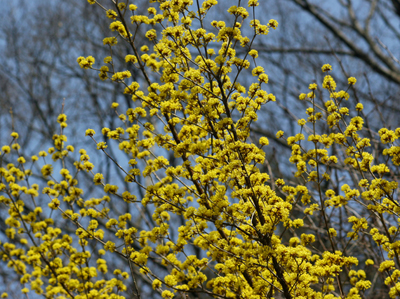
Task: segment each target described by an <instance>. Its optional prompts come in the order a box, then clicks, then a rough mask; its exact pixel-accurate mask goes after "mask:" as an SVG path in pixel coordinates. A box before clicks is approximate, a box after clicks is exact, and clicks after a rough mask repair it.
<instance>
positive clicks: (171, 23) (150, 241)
mask: <svg viewBox="0 0 400 299" xmlns="http://www.w3.org/2000/svg"><path fill="white" fill-rule="evenodd" d="M88 2H89V3H90V4H95V3H97V1H96V0H89V1H88ZM150 2H151V3H158V4H157V5H155V6H154V7H150V8H149V9H148V11H147V14H148V15H137V14H136V11H137V7H136V6H135V5H133V4H131V5H126V4H125V3H122V2H119V3H118V1H117V3H118V4H117V5H115V7H114V9H104V10H105V14H106V17H107V18H109V19H111V24H110V30H111V32H112V33H115V35H114V36H111V37H106V38H105V39H104V40H103V44H104V45H105V46H107V47H110V50H111V47H115V46H116V45H118V40H119V39H122V40H123V41H124V42H126V43H128V44H129V46H130V49H132V53H131V54H128V55H126V56H125V63H126V65H125V66H124V68H123V70H122V71H116V69H117V67H119V66H116V65H114V62H113V56H112V54H111V55H110V56H107V57H105V58H104V60H103V62H104V65H103V66H101V67H100V68H98V69H96V68H94V66H93V65H94V63H95V59H94V58H93V57H92V56H89V57H87V58H84V57H79V58H78V59H77V62H78V63H79V65H80V66H81V68H84V69H92V70H95V71H97V72H98V73H99V77H100V79H102V80H111V81H113V82H114V83H116V84H121V85H122V86H123V88H124V94H125V95H127V96H128V97H129V98H131V99H132V102H131V105H132V107H133V108H129V109H126V110H125V109H121V108H120V105H119V104H118V103H113V104H112V106H111V108H112V109H114V110H115V112H116V114H117V115H118V119H119V122H120V126H119V127H116V128H108V127H104V128H102V129H101V134H96V132H95V130H93V129H87V130H86V132H85V135H86V136H88V137H87V138H91V139H92V140H93V141H94V142H95V143H96V148H97V150H99V154H101V155H103V156H104V157H106V158H107V159H109V160H110V161H111V162H112V163H115V164H116V165H117V166H118V169H119V171H120V173H121V174H122V175H123V177H124V184H117V183H115V182H114V181H113V179H114V178H112V177H111V178H110V176H109V175H106V174H103V173H101V172H97V171H100V170H98V169H99V168H100V167H99V166H98V165H95V164H93V163H92V162H91V161H90V156H89V154H88V151H86V150H84V149H81V150H79V151H78V153H79V158H75V159H76V161H75V162H74V163H73V165H72V166H71V165H70V167H68V165H69V164H68V159H67V158H72V157H71V156H72V154H73V153H74V152H75V151H74V148H73V146H71V145H67V144H66V143H67V137H66V135H64V133H63V130H64V129H66V128H67V117H66V115H65V114H61V115H60V116H59V118H58V122H59V124H60V129H61V133H60V134H57V135H54V138H53V144H54V146H53V147H51V148H50V149H48V150H47V151H41V152H40V153H39V157H40V158H41V159H42V162H40V161H39V157H37V156H32V157H31V161H32V165H31V166H30V167H29V168H28V167H26V159H27V158H26V157H23V156H22V154H21V151H20V146H19V145H18V143H17V139H18V134H17V133H15V132H14V133H12V134H11V137H12V142H11V148H10V145H5V146H3V147H2V149H1V158H2V159H1V163H2V164H1V165H0V179H1V183H0V191H1V192H2V193H1V194H2V195H0V202H1V203H2V204H3V205H5V206H7V208H8V214H9V217H8V218H7V219H6V220H5V224H6V225H7V226H8V228H7V230H6V236H7V238H8V239H9V240H8V242H5V243H1V244H0V255H1V257H2V260H3V261H4V262H7V265H8V267H10V268H12V269H13V271H15V273H17V274H18V275H19V276H20V282H21V284H22V285H23V289H22V292H23V293H28V292H30V291H34V292H36V293H37V294H43V295H44V296H45V297H46V298H56V297H57V298H76V299H80V298H82V299H83V298H104V299H105V298H126V296H128V297H129V296H131V295H132V293H131V290H128V287H129V286H131V285H134V286H135V287H134V292H136V295H138V293H139V292H140V287H139V286H138V284H137V283H136V278H137V277H140V279H141V281H142V282H143V283H146V285H147V286H148V287H151V288H152V289H153V290H154V291H155V292H157V293H159V294H160V295H161V297H163V298H173V297H174V296H176V295H177V294H185V295H187V296H190V294H191V293H192V292H194V293H199V292H202V293H203V294H204V295H209V296H211V297H215V298H236V297H237V295H238V294H240V296H241V297H242V298H251V299H257V298H265V297H269V298H270V297H272V296H277V297H279V296H283V297H285V298H343V297H345V296H346V298H352V299H356V298H362V296H364V293H365V292H367V291H368V289H370V288H371V284H372V283H371V281H370V280H369V278H368V277H367V274H366V271H364V270H363V269H357V267H361V266H362V265H361V263H360V262H359V258H358V257H357V256H352V255H350V254H348V250H347V249H348V244H350V243H351V242H352V243H351V244H355V242H357V240H359V239H360V238H361V237H363V238H364V237H369V238H371V240H373V242H374V243H373V246H374V247H373V248H375V249H377V250H379V251H380V252H382V254H381V255H376V256H375V257H374V260H372V259H370V258H369V259H367V260H365V261H364V262H365V267H367V268H366V269H372V268H373V267H376V269H378V270H379V272H380V273H382V275H383V276H384V278H385V279H384V281H385V284H387V285H388V286H389V287H390V290H389V295H390V297H392V298H394V297H396V296H398V295H399V294H400V282H398V280H399V278H400V275H399V273H400V272H399V270H397V269H398V267H399V262H400V261H399V252H400V241H397V238H398V234H399V222H396V223H394V224H393V221H391V219H389V217H392V218H393V217H398V215H397V214H399V213H400V205H399V204H398V203H397V199H396V190H397V188H398V185H397V182H396V181H395V180H391V179H389V178H388V177H387V174H388V173H390V171H391V168H390V166H391V165H389V161H391V162H392V163H393V165H395V166H398V165H399V164H400V160H399V156H398V153H399V152H400V147H399V146H398V145H397V143H396V142H397V139H398V137H399V136H400V129H396V130H394V131H393V130H389V129H386V128H383V129H382V130H380V131H379V137H380V141H381V143H382V144H383V145H386V146H387V148H385V150H384V151H383V155H385V156H387V157H388V159H387V160H386V163H381V164H378V165H374V164H373V163H374V160H375V157H374V155H373V154H372V151H371V142H373V140H371V138H366V137H364V119H363V117H362V116H361V115H362V114H361V113H362V111H363V106H362V104H361V103H357V105H356V106H355V109H354V111H353V110H351V109H349V108H348V107H347V106H345V105H344V104H343V103H346V101H347V100H349V98H350V95H349V93H348V92H349V89H346V90H340V91H336V88H337V84H336V82H335V80H334V78H333V76H332V75H330V74H328V75H326V76H325V77H324V78H323V80H322V88H323V89H325V90H327V93H328V94H329V99H328V100H327V101H324V105H322V106H321V105H318V104H317V103H316V93H317V92H318V85H317V84H316V83H313V84H310V86H309V92H308V93H307V94H306V93H302V94H301V95H300V97H299V98H300V100H303V101H307V102H308V103H309V104H310V107H309V108H307V110H306V114H307V119H299V120H298V124H299V131H300V133H298V134H297V135H295V136H288V137H286V136H285V134H284V132H283V131H279V132H278V133H277V135H276V139H277V140H278V139H284V140H285V142H286V143H287V145H288V146H289V147H290V148H291V156H290V158H289V161H290V162H291V163H293V164H294V165H295V167H296V171H295V173H294V179H295V180H294V181H293V182H295V183H293V182H290V183H286V182H285V180H283V179H272V178H271V176H270V175H268V174H266V173H265V172H263V165H264V164H265V163H266V153H265V150H266V149H268V145H269V143H270V142H269V140H268V138H267V137H261V138H260V139H259V141H258V142H257V143H255V142H254V141H253V142H252V140H253V139H252V138H251V137H252V125H253V124H254V123H255V122H257V120H258V113H259V110H260V109H261V108H262V107H264V106H265V105H266V104H268V103H271V102H274V101H276V98H275V96H274V95H273V94H272V93H268V92H267V91H266V90H268V89H269V88H268V85H267V84H268V81H269V79H268V75H267V74H266V73H265V70H264V68H263V67H261V66H257V65H256V64H255V63H254V61H255V60H256V58H257V57H258V52H257V51H256V50H255V49H253V48H252V41H253V40H254V38H256V37H257V36H259V35H266V34H268V32H269V30H270V29H271V28H272V29H276V28H277V27H278V22H277V21H276V20H270V21H269V22H268V23H267V24H261V22H260V21H259V20H256V19H253V20H251V21H250V29H251V30H252V31H251V32H252V34H253V36H251V37H248V36H243V35H242V30H241V27H242V21H243V20H244V19H246V18H247V17H249V15H250V13H249V12H248V10H247V8H245V7H243V6H232V7H230V8H229V10H228V12H229V13H230V14H231V15H232V16H233V18H234V20H235V21H234V22H233V23H232V27H229V26H227V25H226V23H225V22H223V21H217V20H212V21H210V22H209V24H210V25H211V28H214V29H215V30H214V31H210V32H207V31H206V29H205V28H204V27H206V26H204V22H205V21H206V20H207V18H206V16H207V13H208V12H209V11H210V10H211V9H212V8H213V7H214V6H215V5H217V1H216V0H207V1H203V3H202V5H201V6H199V8H198V10H197V11H196V12H192V11H190V7H191V6H192V5H193V1H192V0H171V1H150ZM248 6H249V7H252V8H254V7H257V6H258V1H256V0H250V1H249V2H248ZM100 7H102V8H104V7H103V6H101V5H100ZM128 12H130V14H131V16H130V19H126V18H125V16H128ZM128 20H130V22H131V23H128ZM194 24H197V25H196V26H197V27H196V26H194ZM141 25H148V26H154V27H153V28H151V29H149V30H148V31H147V32H146V33H145V37H146V38H147V40H148V43H149V44H152V47H153V48H152V51H150V49H149V47H148V46H142V48H141V49H140V52H139V51H138V50H137V49H138V48H137V47H136V45H137V41H136V40H135V34H134V32H135V30H137V29H138V28H139V26H141ZM156 25H160V27H156ZM160 28H162V29H161V30H158V29H160ZM238 48H240V50H241V51H242V52H244V53H246V54H245V55H244V56H243V57H239V56H237V52H239V51H237V49H238ZM148 52H149V53H148ZM111 53H113V52H112V51H111ZM248 58H249V59H250V58H251V59H250V60H252V61H253V62H252V61H250V60H249V59H248ZM128 69H134V70H135V71H140V72H141V73H142V74H143V78H144V80H143V82H141V83H140V84H139V83H138V82H136V81H133V80H132V74H131V71H129V70H128ZM247 70H248V72H249V73H251V74H252V75H253V77H250V78H253V79H254V81H255V82H252V83H251V84H246V82H244V79H242V77H244V76H245V74H246V72H247ZM322 71H323V72H331V71H332V67H331V66H330V65H328V64H326V65H324V66H323V67H322ZM149 74H153V76H150V75H149ZM157 76H158V77H157ZM153 77H156V79H152V78H153ZM348 83H349V88H350V87H353V85H354V84H355V83H356V79H355V78H352V77H351V78H349V79H348ZM246 86H247V87H246ZM343 99H344V100H345V101H343ZM157 120H159V121H157ZM322 125H325V127H326V128H327V130H328V131H325V132H324V133H321V134H320V133H318V131H319V128H321V127H323V126H322ZM306 128H307V129H308V131H307V132H308V133H307V134H306V133H305V131H306ZM99 135H102V136H100V137H99ZM306 135H308V136H306ZM306 137H307V141H306ZM98 140H103V141H98ZM104 140H109V142H108V143H107V142H106V141H104ZM113 145H117V146H118V149H119V150H120V151H121V153H123V155H124V156H125V157H127V163H126V164H118V162H117V160H116V159H115V156H113V155H112V153H111V151H110V152H109V151H108V150H109V146H110V147H111V146H113ZM333 148H335V149H338V148H340V149H341V151H338V150H335V151H333V150H332V149H333ZM11 149H12V150H11ZM338 152H339V153H340V154H338ZM161 153H165V154H168V153H173V155H174V159H176V160H179V161H180V163H178V164H176V163H171V159H167V158H165V157H164V156H162V155H161ZM48 154H51V155H52V160H53V162H52V163H51V164H48V163H47V162H48V161H46V156H47V155H48ZM75 154H76V153H75ZM7 155H9V156H10V157H12V156H16V157H17V163H14V164H13V163H9V164H7V165H4V161H6V158H5V157H8V156H7ZM76 155H77V154H76ZM389 157H390V158H389ZM39 163H42V164H43V165H42V166H41V177H42V178H43V179H44V181H45V182H46V184H45V185H43V184H42V185H39V184H31V183H30V182H31V181H32V180H33V178H31V176H32V173H33V171H32V170H31V169H33V168H34V167H33V166H34V165H39ZM57 163H58V164H57ZM60 165H61V166H60ZM60 167H61V169H60V170H59V175H56V174H54V172H55V169H59V168H60ZM333 169H334V170H336V169H339V170H340V171H342V172H344V173H347V174H348V176H352V179H353V180H355V181H356V182H357V184H350V183H349V184H341V185H340V186H338V185H336V186H335V188H327V187H325V186H329V185H327V184H326V182H332V181H333V180H332V178H331V175H332V173H333ZM339 170H338V171H339ZM81 173H82V174H81ZM88 175H89V176H91V178H92V184H93V186H98V187H96V188H101V189H100V193H101V196H97V197H96V198H92V197H90V196H87V195H86V194H85V191H84V189H85V187H84V185H83V183H80V178H82V177H84V176H86V177H87V176H88ZM82 180H83V179H82ZM138 190H140V191H138ZM43 196H44V197H45V198H46V200H47V203H48V205H47V206H48V208H47V207H46V209H48V211H47V212H46V211H44V208H42V207H40V206H37V204H36V201H37V200H38V199H39V198H41V197H43ZM115 203H118V204H117V205H116V204H115ZM122 204H124V205H125V206H126V207H128V208H127V209H126V212H124V213H122V212H121V210H119V209H118V208H116V206H118V205H122ZM354 204H357V205H358V206H359V208H360V209H363V210H365V211H366V213H369V214H370V215H373V216H374V218H373V219H375V221H376V223H371V221H369V220H368V219H367V218H368V217H367V218H366V217H362V216H361V215H360V213H353V214H354V215H353V214H351V216H350V217H348V223H347V231H346V232H347V234H346V236H343V234H344V230H346V229H343V228H340V229H339V228H338V225H335V223H334V222H333V221H332V219H331V218H332V217H333V216H332V215H334V213H335V211H343V210H344V211H346V213H350V212H349V211H352V210H353V209H354V208H353V205H354ZM133 205H135V206H139V205H140V206H141V210H140V213H141V214H140V213H139V214H138V216H137V217H134V215H133V212H130V211H132V209H130V207H131V206H133ZM31 207H33V208H31ZM49 211H50V212H49ZM143 211H146V212H143ZM54 215H61V216H62V218H63V219H62V220H63V221H65V222H64V223H69V228H71V227H74V229H73V231H74V233H75V234H74V235H71V233H70V231H69V229H68V228H66V227H65V226H61V225H60V223H62V222H59V219H57V217H58V216H54ZM371 217H372V216H371ZM135 218H138V219H139V220H140V221H141V222H140V223H138V222H135ZM177 219H179V222H178V221H177ZM317 219H318V221H320V222H319V223H320V226H321V227H317V225H315V222H314V221H317ZM60 221H61V220H60ZM177 223H179V224H180V225H179V227H177ZM377 223H378V224H377ZM388 223H391V224H393V225H391V226H390V227H387V224H388ZM373 225H375V226H376V227H373ZM321 234H323V235H324V236H325V239H324V240H321V239H320V236H321ZM345 238H347V242H348V244H345V245H343V243H344V242H342V241H343V240H346V239H345ZM317 241H319V242H320V243H322V244H318V242H317ZM371 246H372V245H371ZM94 248H95V249H96V250H94ZM193 253H196V254H193ZM114 258H118V259H120V261H123V262H125V265H126V269H125V268H124V269H121V268H118V266H116V264H113V265H112V266H113V267H116V269H113V270H109V269H110V262H111V261H113V259H114ZM375 264H376V266H375ZM119 266H120V265H119ZM368 267H369V268H368ZM159 269H162V271H161V270H159ZM125 270H126V271H125ZM128 271H130V273H128ZM135 277H136V278H135ZM279 293H280V294H281V295H279ZM128 294H130V295H128ZM6 296H7V295H6V294H4V295H3V297H6Z"/></svg>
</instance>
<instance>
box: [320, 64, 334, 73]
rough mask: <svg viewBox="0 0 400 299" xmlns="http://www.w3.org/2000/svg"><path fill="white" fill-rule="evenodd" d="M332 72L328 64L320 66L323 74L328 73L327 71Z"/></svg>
mask: <svg viewBox="0 0 400 299" xmlns="http://www.w3.org/2000/svg"><path fill="white" fill-rule="evenodd" d="M331 70H332V66H331V65H330V64H324V65H323V66H322V71H323V72H324V73H325V72H329V71H331Z"/></svg>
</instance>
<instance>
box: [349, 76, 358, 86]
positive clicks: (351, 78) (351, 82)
mask: <svg viewBox="0 0 400 299" xmlns="http://www.w3.org/2000/svg"><path fill="white" fill-rule="evenodd" d="M348 81H349V85H354V84H356V82H357V79H356V78H354V77H350V78H349V79H348Z"/></svg>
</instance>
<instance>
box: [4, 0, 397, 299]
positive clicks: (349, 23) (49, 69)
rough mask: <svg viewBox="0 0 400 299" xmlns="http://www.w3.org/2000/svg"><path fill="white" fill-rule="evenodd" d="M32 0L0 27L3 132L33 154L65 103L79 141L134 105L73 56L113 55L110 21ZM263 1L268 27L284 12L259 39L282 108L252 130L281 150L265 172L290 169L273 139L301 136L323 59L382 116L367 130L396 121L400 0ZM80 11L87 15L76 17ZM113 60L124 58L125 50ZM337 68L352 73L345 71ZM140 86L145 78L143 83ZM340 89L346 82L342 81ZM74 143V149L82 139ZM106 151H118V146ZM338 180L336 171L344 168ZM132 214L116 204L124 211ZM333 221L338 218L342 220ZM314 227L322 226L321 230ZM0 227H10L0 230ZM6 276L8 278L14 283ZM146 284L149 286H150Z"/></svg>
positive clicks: (108, 169)
mask: <svg viewBox="0 0 400 299" xmlns="http://www.w3.org/2000/svg"><path fill="white" fill-rule="evenodd" d="M28 2H29V1H19V2H18V3H16V4H10V7H9V12H8V13H7V14H5V16H4V18H3V19H2V21H0V34H1V36H0V38H1V42H2V43H1V49H2V55H1V56H0V65H1V69H0V89H1V90H2V92H1V94H0V116H1V120H0V126H1V128H5V127H8V128H9V127H14V128H15V130H17V131H18V132H20V135H21V141H20V143H21V145H23V146H22V148H24V149H29V150H30V151H31V154H37V149H38V145H41V144H43V143H45V142H48V140H51V137H52V136H53V134H56V133H57V132H55V131H54V130H53V128H55V127H56V126H55V124H56V118H57V115H58V114H59V113H60V112H61V109H62V107H63V103H64V109H65V112H66V113H67V114H68V115H71V116H72V117H74V119H69V124H70V127H69V128H68V129H69V130H70V132H73V133H72V134H70V136H73V135H76V136H83V135H84V131H83V128H86V123H88V122H90V123H98V124H100V128H101V127H115V126H116V125H115V123H116V120H118V116H117V115H115V114H111V113H110V112H109V111H110V109H109V106H110V104H111V103H112V102H120V103H122V104H123V105H125V106H127V107H129V106H130V105H134V103H132V101H130V100H129V98H124V97H122V96H121V92H120V91H121V90H120V88H121V87H120V86H118V85H114V84H111V83H110V82H107V83H103V84H99V81H98V78H97V77H96V76H95V75H94V73H89V72H84V71H81V70H80V69H79V68H78V67H77V64H76V58H77V57H78V56H79V55H83V54H85V53H90V54H91V55H92V54H93V55H96V57H101V56H103V57H105V56H107V55H108V54H109V53H108V49H107V48H106V47H104V46H103V45H102V44H101V43H94V42H93V41H98V40H101V39H99V38H91V37H92V36H93V35H96V36H100V37H106V36H110V34H111V33H110V31H109V28H108V27H107V26H105V22H98V19H100V18H101V19H102V18H103V17H104V15H100V13H101V11H100V10H98V9H93V7H91V6H88V5H86V1H81V0H69V1H61V2H59V3H57V4H54V3H51V4H49V1H35V3H34V4H32V3H30V4H29V3H28ZM136 2H137V1H136ZM142 2H143V3H142V5H138V6H139V7H140V9H143V10H145V9H146V5H147V2H146V1H142ZM260 2H261V5H264V6H265V9H264V11H265V12H266V13H265V15H262V16H259V18H260V21H261V22H262V23H266V22H268V19H269V18H270V17H271V18H272V16H275V17H276V18H278V17H277V16H279V15H280V16H281V17H280V19H279V18H278V21H279V22H280V23H281V26H280V28H279V30H278V32H277V33H276V34H275V35H274V36H273V37H272V38H269V39H268V44H266V43H262V42H261V43H260V44H258V45H257V48H258V49H259V53H260V55H263V57H265V65H266V69H267V73H268V74H269V75H270V77H271V84H270V86H271V87H270V88H271V92H273V93H274V94H275V95H276V96H277V100H278V105H279V108H274V109H272V110H270V111H263V113H264V114H265V122H264V123H263V124H262V125H261V126H259V127H258V128H257V129H256V130H255V131H256V132H257V134H260V135H263V136H268V137H269V138H270V139H272V140H274V141H275V143H274V147H275V150H274V151H272V152H270V153H269V159H268V160H269V162H268V164H267V165H266V166H265V167H266V171H267V172H268V173H270V174H271V173H282V175H284V174H285V171H287V170H285V167H286V166H287V165H288V164H289V163H288V162H287V161H282V159H281V158H280V157H279V156H280V155H278V154H277V153H279V152H280V151H283V150H289V151H290V150H291V147H290V146H288V145H287V144H286V142H284V141H282V140H281V139H277V138H275V137H274V136H275V133H276V131H277V130H278V128H280V127H281V125H282V122H284V124H285V126H286V127H287V130H288V132H289V133H290V134H294V133H295V130H296V128H295V123H296V122H297V119H296V118H295V117H294V116H293V115H292V114H291V113H290V112H289V111H293V107H294V108H298V109H302V108H303V105H302V103H299V102H298V101H297V98H298V95H299V93H300V92H302V91H303V90H301V88H300V87H301V86H302V87H303V88H304V86H308V84H309V83H310V81H315V82H320V81H321V80H320V79H321V78H320V76H321V75H320V74H319V73H320V72H319V70H320V66H321V65H322V64H324V63H331V64H332V65H334V66H335V65H336V67H335V68H334V69H335V71H336V72H337V73H339V72H342V73H344V74H345V76H342V75H340V76H337V77H338V78H341V77H344V78H345V77H348V76H350V75H351V76H357V77H358V78H359V83H361V84H360V87H359V88H358V89H357V91H355V90H351V91H350V92H352V96H354V97H356V99H358V100H360V101H362V102H363V103H365V106H366V109H365V113H366V114H373V115H376V122H375V123H371V124H369V125H370V127H369V128H370V129H371V131H373V130H374V129H375V128H377V127H378V126H380V125H384V126H386V127H391V126H397V125H398V123H397V117H396V116H395V115H396V113H399V112H400V109H399V107H398V99H397V98H398V92H399V84H400V64H399V60H398V59H400V55H399V53H400V52H399V49H400V48H399V41H400V25H399V24H400V1H398V0H368V1H367V0H362V1H354V0H353V1H350V0H330V1H317V0H315V1H310V0H279V1H278V0H268V1H260ZM244 5H245V4H244ZM27 6H29V13H27V11H26V7H27ZM24 7H25V10H24ZM225 14H226V12H225ZM80 15H84V16H85V17H84V18H83V17H74V16H80ZM226 16H229V14H226ZM216 17H217V16H216ZM218 17H219V18H220V19H224V17H225V15H224V14H222V13H221V14H220V15H218ZM82 20H85V23H82ZM137 34H138V37H137V38H140V36H143V33H142V32H141V31H140V30H139V31H138V33H137ZM143 40H145V39H143ZM328 40H329V42H328ZM272 45H274V46H272ZM114 54H115V53H114ZM117 54H118V55H117V56H118V57H119V59H121V60H123V59H124V57H125V55H126V54H129V49H128V48H126V49H125V51H124V52H121V53H117ZM341 62H343V65H345V66H346V67H343V68H341ZM349 66H351V68H349ZM131 72H132V74H133V76H140V73H139V72H135V70H134V69H132V70H131ZM317 74H318V75H317ZM136 80H139V81H140V78H139V79H138V78H136ZM371 82H374V84H370V83H371ZM378 83H379V84H378ZM341 84H342V85H346V82H341ZM289 108H290V109H289ZM10 111H12V112H11V113H10ZM69 111H71V112H72V111H73V113H68V112H69ZM393 112H395V113H393ZM8 134H9V132H7V131H4V130H0V138H6V136H7V137H8ZM32 136H34V138H32ZM373 137H374V136H373ZM375 137H376V136H375ZM28 144H29V146H28ZM76 145H77V150H78V149H79V145H80V144H79V143H78V138H77V139H76ZM110 151H111V154H112V148H110ZM171 159H173V157H171ZM96 164H98V163H96ZM342 165H344V164H342ZM101 167H103V169H99V170H98V171H99V172H102V173H105V174H107V175H108V176H109V177H110V176H112V175H114V174H115V173H119V172H116V171H115V169H114V167H115V165H114V164H112V163H106V164H104V165H101ZM343 167H345V166H343ZM290 171H291V170H289V172H290ZM334 171H335V170H333V174H334ZM336 174H337V175H339V174H340V172H339V170H338V172H337V173H336ZM392 175H393V176H394V177H397V175H398V174H396V173H395V172H393V174H392ZM119 179H120V183H121V184H124V183H123V182H124V178H123V177H122V176H121V177H119ZM346 179H347V178H346ZM352 179H354V178H352ZM107 180H108V179H107ZM339 180H340V178H338V181H339ZM326 187H327V188H328V186H326ZM91 192H92V193H91ZM88 193H89V194H93V196H95V191H94V190H88ZM87 196H90V195H88V194H87ZM126 208H127V206H126V207H122V206H119V207H115V209H117V210H120V211H121V210H124V209H126ZM148 214H149V213H148V211H146V210H139V211H138V213H137V215H138V219H137V220H132V223H131V224H132V225H133V226H137V227H140V226H141V225H143V223H141V221H142V220H143V219H146V217H147V218H150V220H151V217H148ZM343 217H345V215H343ZM337 219H338V221H340V218H337ZM178 221H179V219H178ZM309 226H310V228H311V229H316V227H317V226H318V224H309ZM1 231H4V230H3V229H2V228H1ZM354 250H355V251H356V249H354ZM371 250H373V246H371ZM155 262H156V261H155ZM117 263H118V262H117ZM160 269H161V270H162V267H161V266H160ZM1 271H3V269H1ZM4 271H5V270H4ZM6 274H7V273H6V272H1V273H0V276H1V277H2V278H3V279H4V278H5V276H6ZM9 279H11V281H12V277H11V278H9ZM4 285H5V284H4ZM143 285H144V289H146V282H145V281H143ZM376 294H379V290H378V291H377V293H376Z"/></svg>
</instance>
